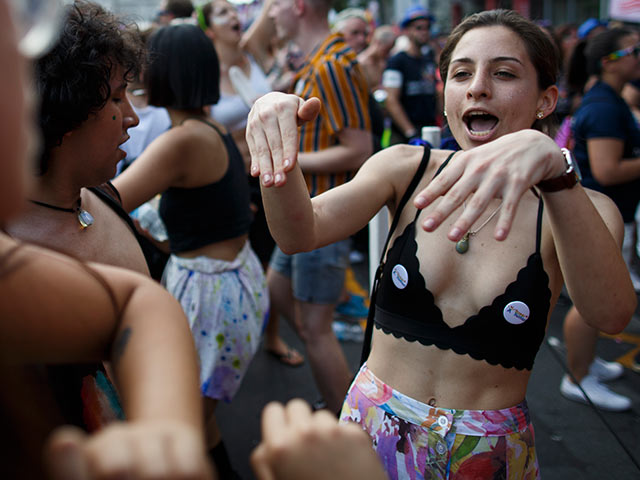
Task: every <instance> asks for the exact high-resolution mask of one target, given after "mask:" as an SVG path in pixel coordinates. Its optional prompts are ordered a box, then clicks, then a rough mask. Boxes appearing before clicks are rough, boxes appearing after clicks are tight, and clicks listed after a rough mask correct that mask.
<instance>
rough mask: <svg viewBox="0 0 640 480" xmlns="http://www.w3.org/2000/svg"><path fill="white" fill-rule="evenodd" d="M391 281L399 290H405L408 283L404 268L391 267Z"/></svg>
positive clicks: (400, 266)
mask: <svg viewBox="0 0 640 480" xmlns="http://www.w3.org/2000/svg"><path fill="white" fill-rule="evenodd" d="M391 280H392V281H393V284H394V285H395V286H396V287H397V288H399V289H400V290H402V289H404V288H406V286H407V284H408V283H409V273H408V272H407V269H406V268H404V266H402V265H400V264H397V265H396V266H395V267H393V270H391Z"/></svg>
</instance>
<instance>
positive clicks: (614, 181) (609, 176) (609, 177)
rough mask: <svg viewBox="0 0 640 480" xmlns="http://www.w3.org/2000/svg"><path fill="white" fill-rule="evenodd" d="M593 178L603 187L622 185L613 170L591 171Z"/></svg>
mask: <svg viewBox="0 0 640 480" xmlns="http://www.w3.org/2000/svg"><path fill="white" fill-rule="evenodd" d="M592 174H593V178H594V179H595V180H596V182H598V183H599V184H600V185H602V186H603V187H611V186H614V185H618V184H619V183H622V180H621V179H620V178H618V175H616V172H615V170H613V169H610V168H606V169H592Z"/></svg>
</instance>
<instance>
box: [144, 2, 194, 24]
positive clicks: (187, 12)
mask: <svg viewBox="0 0 640 480" xmlns="http://www.w3.org/2000/svg"><path fill="white" fill-rule="evenodd" d="M191 15H193V3H192V2H191V0H162V2H161V3H160V8H159V9H158V12H157V13H156V18H155V20H154V24H155V25H156V26H160V27H162V26H164V25H169V24H170V23H171V21H172V20H174V19H176V18H191Z"/></svg>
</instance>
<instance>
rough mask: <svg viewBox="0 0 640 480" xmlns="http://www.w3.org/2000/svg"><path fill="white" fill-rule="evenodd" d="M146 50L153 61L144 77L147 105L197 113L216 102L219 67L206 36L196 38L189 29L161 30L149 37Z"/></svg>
mask: <svg viewBox="0 0 640 480" xmlns="http://www.w3.org/2000/svg"><path fill="white" fill-rule="evenodd" d="M149 49H150V51H151V56H152V59H151V60H152V61H151V62H150V65H149V68H148V72H147V74H146V78H147V95H148V99H149V104H150V105H154V106H156V107H165V108H172V109H177V110H193V111H194V112H197V111H200V110H201V109H202V107H203V106H205V105H213V104H215V103H218V100H219V98H220V86H219V84H220V66H219V65H218V56H217V55H216V52H215V50H214V49H213V48H211V41H210V40H209V39H208V38H207V37H206V36H205V35H195V34H194V32H193V28H191V26H185V28H164V29H160V30H158V31H157V32H156V33H154V34H153V35H152V36H151V38H150V39H149ZM181 49H182V50H181ZM196 66H197V68H196ZM151 79H153V80H151Z"/></svg>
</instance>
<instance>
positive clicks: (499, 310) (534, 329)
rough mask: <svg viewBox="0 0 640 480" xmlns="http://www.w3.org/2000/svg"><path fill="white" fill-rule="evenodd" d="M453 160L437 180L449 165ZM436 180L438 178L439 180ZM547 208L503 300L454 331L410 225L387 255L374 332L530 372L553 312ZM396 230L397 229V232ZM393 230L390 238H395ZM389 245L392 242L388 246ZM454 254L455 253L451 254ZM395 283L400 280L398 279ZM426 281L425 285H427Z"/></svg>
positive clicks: (426, 157)
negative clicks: (544, 235)
mask: <svg viewBox="0 0 640 480" xmlns="http://www.w3.org/2000/svg"><path fill="white" fill-rule="evenodd" d="M429 156H430V152H429V150H428V149H425V155H424V156H423V159H422V162H421V165H420V168H419V169H418V172H417V173H416V177H417V178H414V181H412V183H411V185H410V187H409V189H408V190H407V192H406V193H405V195H404V197H403V199H402V201H401V203H400V204H399V206H398V211H397V212H396V218H399V216H400V213H401V211H402V209H403V207H404V206H405V204H406V203H407V201H408V199H409V198H410V196H411V194H412V193H413V191H414V190H415V188H416V186H417V184H418V183H419V180H420V178H422V175H423V172H424V171H425V170H426V164H427V163H428V162H429ZM450 158H451V157H449V158H448V159H447V160H446V161H445V162H444V163H443V165H442V166H441V167H440V169H439V170H438V172H437V173H436V175H438V174H439V173H440V171H442V169H443V168H444V167H445V166H446V165H447V163H448V162H449V159H450ZM434 177H435V176H434ZM542 210H543V203H542V199H540V202H539V206H538V217H537V229H536V250H535V252H533V253H532V254H531V255H530V256H529V258H528V260H527V262H526V265H524V266H523V267H522V268H521V269H520V271H519V272H518V274H517V277H516V278H514V279H513V282H511V283H510V284H509V285H507V286H506V288H505V291H504V293H503V294H501V295H499V296H498V297H496V298H495V299H494V300H493V302H491V304H490V305H487V306H484V307H482V308H481V309H480V311H479V312H478V313H477V314H475V315H472V316H471V317H469V318H467V320H466V321H465V322H464V323H463V324H461V325H459V326H457V327H449V326H448V325H447V324H446V323H445V322H444V319H443V315H442V312H441V310H440V308H439V307H438V305H437V304H436V300H437V299H436V298H434V296H433V294H432V293H431V292H430V291H429V289H428V288H427V287H426V284H428V282H429V279H428V277H427V278H426V279H425V278H423V277H422V274H421V273H420V270H419V262H418V259H417V257H416V252H417V248H418V245H417V243H416V240H415V236H416V220H417V218H418V215H419V213H420V210H418V211H417V212H416V216H415V218H414V220H413V221H412V222H411V223H409V224H408V225H407V226H406V227H405V229H404V231H403V232H402V234H401V235H400V236H398V237H397V238H396V239H395V241H394V243H393V246H392V247H391V248H390V249H389V250H388V252H387V258H386V261H385V262H384V265H383V266H382V271H381V276H380V279H379V287H378V292H377V296H376V299H375V307H372V308H375V317H374V318H375V326H376V328H378V329H380V330H382V331H383V332H385V333H387V334H392V335H394V336H395V337H397V338H403V339H405V340H408V341H410V342H414V341H418V342H420V343H421V344H423V345H435V346H437V347H438V348H440V349H443V350H448V349H451V350H453V351H454V352H456V353H458V354H460V355H469V356H471V357H472V358H474V359H476V360H485V361H487V362H488V363H490V364H492V365H502V366H503V367H505V368H512V367H515V368H517V369H518V370H522V369H527V370H531V368H532V367H533V362H534V359H535V356H536V353H537V352H538V349H539V348H540V344H541V343H542V340H543V339H544V335H545V329H546V324H547V317H548V314H549V308H550V298H551V291H550V290H549V277H548V276H547V273H546V272H545V271H544V267H543V264H542V257H541V255H540V238H541V230H542ZM392 228H395V225H394V226H392ZM392 233H393V230H391V231H390V232H389V238H390V237H391V235H392ZM388 241H389V240H388V239H387V242H388ZM453 252H454V250H453V248H452V254H455V255H457V254H456V253H453ZM478 273H479V274H480V272H478ZM394 277H395V278H394ZM425 280H426V282H425Z"/></svg>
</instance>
